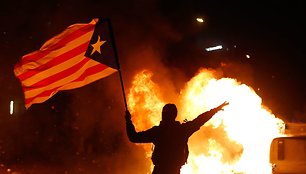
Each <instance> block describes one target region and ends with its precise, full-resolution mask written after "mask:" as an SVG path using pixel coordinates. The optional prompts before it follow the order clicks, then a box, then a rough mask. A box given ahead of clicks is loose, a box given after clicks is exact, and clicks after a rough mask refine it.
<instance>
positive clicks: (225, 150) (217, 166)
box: [128, 69, 284, 174]
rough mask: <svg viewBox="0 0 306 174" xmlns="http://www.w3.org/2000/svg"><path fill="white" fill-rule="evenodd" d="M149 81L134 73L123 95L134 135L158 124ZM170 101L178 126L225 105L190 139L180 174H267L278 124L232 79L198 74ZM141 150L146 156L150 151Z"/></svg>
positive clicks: (157, 99) (157, 102) (147, 75)
mask: <svg viewBox="0 0 306 174" xmlns="http://www.w3.org/2000/svg"><path fill="white" fill-rule="evenodd" d="M152 76H153V73H152V72H149V71H142V72H140V73H138V74H137V75H136V76H135V78H134V81H133V85H132V87H131V89H130V92H129V94H128V105H129V107H130V111H131V113H132V115H133V122H134V124H135V126H136V129H137V130H138V131H139V130H146V129H148V128H150V127H152V126H153V125H158V124H159V121H160V120H161V110H162V107H163V106H164V104H165V103H166V102H164V101H162V100H161V98H162V96H160V95H161V92H160V90H159V87H158V85H157V84H156V83H154V82H153V81H152V79H151V77H152ZM176 101H177V106H178V110H179V112H178V114H179V115H178V119H179V120H180V121H182V120H184V119H187V120H192V119H194V118H196V117H197V116H198V115H199V114H201V113H203V112H205V111H207V110H209V109H211V108H214V107H216V106H218V105H219V104H221V103H222V102H224V101H228V102H229V103H230V104H229V105H228V106H226V107H225V108H224V111H220V112H218V113H217V114H216V115H215V116H214V117H213V118H212V119H211V120H209V121H208V122H207V123H206V124H205V125H204V126H203V127H202V128H201V129H200V130H199V131H198V132H196V133H195V134H193V135H192V136H191V137H190V139H189V151H190V152H189V157H188V162H187V164H186V165H184V166H183V167H182V169H181V173H182V174H197V173H199V174H205V173H208V174H214V173H216V174H219V173H247V174H253V173H254V174H258V173H261V174H266V173H271V166H270V164H269V150H270V143H271V141H272V139H273V138H275V137H278V136H281V135H283V133H284V122H283V121H282V120H280V119H278V118H276V117H275V116H274V115H273V114H272V113H271V111H270V110H269V109H268V108H266V107H264V106H263V105H262V100H261V98H260V97H259V96H258V95H257V94H256V92H255V91H254V90H253V89H252V88H251V87H249V86H247V85H245V84H241V83H239V82H237V81H236V80H235V79H230V78H221V79H216V77H215V75H214V72H213V71H209V70H207V69H202V70H201V71H200V72H199V73H198V74H197V75H196V76H194V77H193V78H192V79H191V80H190V81H189V82H188V83H187V84H186V86H185V88H184V89H183V90H181V92H180V94H179V95H178V97H177V100H176ZM144 148H145V149H146V152H147V154H148V157H149V156H150V154H151V148H149V146H148V145H146V146H144Z"/></svg>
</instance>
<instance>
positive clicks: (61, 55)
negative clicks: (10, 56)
mask: <svg viewBox="0 0 306 174" xmlns="http://www.w3.org/2000/svg"><path fill="white" fill-rule="evenodd" d="M110 32H111V31H109V26H108V21H107V20H103V19H93V20H92V21H91V22H90V23H85V24H74V25H71V26H69V27H68V28H66V29H65V30H64V31H63V32H61V33H60V34H58V35H56V36H54V37H53V38H51V39H50V40H48V41H47V42H45V43H44V44H43V46H42V47H41V48H40V49H39V50H37V51H34V52H32V53H30V54H27V55H24V56H23V57H22V58H21V59H20V60H19V61H18V62H17V63H16V64H15V66H14V73H15V76H16V77H17V78H18V79H19V80H20V82H21V85H22V89H23V92H24V97H25V107H26V108H29V107H30V106H31V105H32V104H34V103H42V102H44V101H46V100H48V99H49V98H50V97H52V96H53V95H55V94H56V93H57V92H58V91H61V90H69V89H74V88H79V87H82V86H85V85H87V84H89V83H91V82H94V81H96V80H99V79H101V78H104V77H107V76H109V75H111V74H112V73H114V72H116V71H117V69H118V66H117V61H116V57H115V54H114V46H115V45H113V43H112V38H111V33H110Z"/></svg>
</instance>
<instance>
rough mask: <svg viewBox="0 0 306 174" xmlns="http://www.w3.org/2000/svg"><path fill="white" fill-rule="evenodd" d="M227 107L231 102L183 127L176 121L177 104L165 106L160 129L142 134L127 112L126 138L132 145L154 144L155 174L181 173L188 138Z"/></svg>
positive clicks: (153, 160) (205, 113) (149, 130)
mask: <svg viewBox="0 0 306 174" xmlns="http://www.w3.org/2000/svg"><path fill="white" fill-rule="evenodd" d="M226 105H228V102H224V103H222V104H221V105H220V106H218V107H216V108H214V109H211V110H210V111H207V112H204V113H202V114H201V115H199V116H198V117H197V118H195V119H194V120H192V121H188V122H186V123H182V124H181V123H180V122H178V121H175V118H176V116H177V108H176V106H175V104H166V105H165V106H164V107H163V110H162V120H161V122H160V124H159V126H154V127H152V128H150V129H148V130H146V131H142V132H136V130H135V127H134V125H133V123H132V121H131V114H130V112H129V111H126V114H125V119H126V131H127V135H128V138H129V140H130V141H131V142H134V143H153V144H154V151H153V154H152V162H153V164H154V170H153V174H179V173H180V169H181V166H182V165H184V164H185V163H186V161H187V158H188V153H189V151H188V146H187V142H188V138H189V137H190V136H191V135H192V134H193V133H194V132H196V131H197V130H199V129H200V127H201V126H202V125H204V123H206V122H207V121H208V120H209V119H210V118H212V116H213V115H215V113H217V112H218V111H220V110H223V107H224V106H226Z"/></svg>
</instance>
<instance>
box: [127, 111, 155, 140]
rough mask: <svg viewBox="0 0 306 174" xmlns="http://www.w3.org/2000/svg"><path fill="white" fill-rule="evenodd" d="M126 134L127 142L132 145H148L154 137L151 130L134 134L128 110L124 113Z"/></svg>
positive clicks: (134, 130)
mask: <svg viewBox="0 0 306 174" xmlns="http://www.w3.org/2000/svg"><path fill="white" fill-rule="evenodd" d="M125 121H126V133H127V136H128V138H129V140H130V141H131V142H133V143H149V142H152V141H153V138H154V137H155V131H154V130H153V128H151V129H148V130H146V131H142V132H136V129H135V126H134V124H133V122H132V120H131V114H130V112H129V111H128V110H126V111H125Z"/></svg>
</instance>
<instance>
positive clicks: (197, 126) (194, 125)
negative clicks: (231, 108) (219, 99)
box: [186, 102, 228, 133]
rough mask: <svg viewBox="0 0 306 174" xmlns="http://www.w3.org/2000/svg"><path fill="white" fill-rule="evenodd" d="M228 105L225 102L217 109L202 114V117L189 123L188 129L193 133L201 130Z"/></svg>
mask: <svg viewBox="0 0 306 174" xmlns="http://www.w3.org/2000/svg"><path fill="white" fill-rule="evenodd" d="M226 105H228V102H224V103H222V104H221V105H219V106H218V107H216V108H213V109H211V110H209V111H207V112H204V113H202V114H201V115H199V116H198V117H197V118H195V119H194V120H192V121H190V122H187V123H186V125H187V127H189V128H188V129H189V131H191V133H193V132H195V131H197V130H198V129H200V127H201V126H203V125H204V124H205V123H206V122H207V121H208V120H210V119H211V118H212V117H213V116H214V115H215V114H216V113H217V112H219V111H220V110H223V107H224V106H226Z"/></svg>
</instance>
